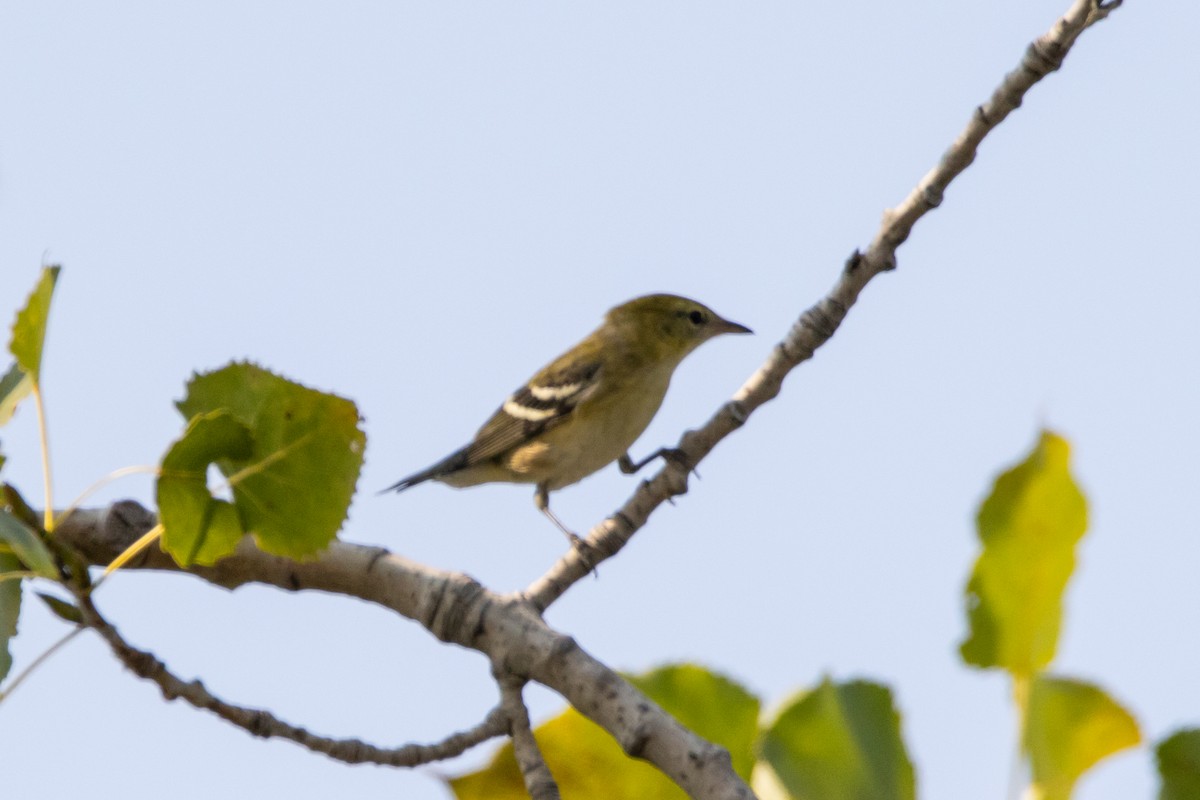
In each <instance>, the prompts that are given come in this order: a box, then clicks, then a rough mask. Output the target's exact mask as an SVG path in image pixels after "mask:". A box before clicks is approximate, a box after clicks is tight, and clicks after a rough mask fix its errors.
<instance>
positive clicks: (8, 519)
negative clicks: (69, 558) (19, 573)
mask: <svg viewBox="0 0 1200 800" xmlns="http://www.w3.org/2000/svg"><path fill="white" fill-rule="evenodd" d="M0 542H4V543H5V544H7V545H8V546H9V547H11V548H12V551H13V554H14V555H15V556H16V557H17V558H18V559H20V561H21V563H22V564H24V565H25V566H24V568H25V569H27V570H30V571H32V572H36V573H37V574H38V575H40V576H41V577H43V578H50V579H51V580H56V579H57V578H58V568H57V567H56V566H55V565H54V556H52V555H51V554H50V550H49V549H48V548H47V547H46V545H45V544H44V543H43V542H42V540H41V539H39V538H38V535H37V533H36V532H35V531H33V530H32V529H31V528H30V527H29V526H28V525H26V524H25V523H24V522H22V521H21V520H19V519H17V518H16V517H14V516H13V515H12V514H10V513H8V512H7V511H4V510H3V509H0Z"/></svg>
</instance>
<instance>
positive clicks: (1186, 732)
mask: <svg viewBox="0 0 1200 800" xmlns="http://www.w3.org/2000/svg"><path fill="white" fill-rule="evenodd" d="M1155 754H1156V755H1157V756H1158V774H1159V775H1160V776H1162V788H1161V789H1159V792H1158V800H1196V798H1197V797H1200V728H1185V729H1183V730H1179V731H1176V732H1175V733H1173V734H1171V736H1170V737H1168V738H1166V739H1164V740H1162V741H1161V742H1159V744H1158V747H1156V748H1155Z"/></svg>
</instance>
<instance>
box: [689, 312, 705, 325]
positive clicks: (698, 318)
mask: <svg viewBox="0 0 1200 800" xmlns="http://www.w3.org/2000/svg"><path fill="white" fill-rule="evenodd" d="M688 319H690V320H691V321H692V324H693V325H699V324H701V323H702V322H704V315H703V314H701V313H700V312H699V311H693V312H692V313H690V314H688Z"/></svg>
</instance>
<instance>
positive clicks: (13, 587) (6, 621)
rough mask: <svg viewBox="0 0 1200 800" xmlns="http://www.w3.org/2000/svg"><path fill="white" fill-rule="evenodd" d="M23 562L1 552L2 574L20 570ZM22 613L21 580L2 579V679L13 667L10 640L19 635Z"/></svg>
mask: <svg viewBox="0 0 1200 800" xmlns="http://www.w3.org/2000/svg"><path fill="white" fill-rule="evenodd" d="M20 570H21V562H20V561H17V558H16V556H12V555H9V554H8V553H0V575H2V574H4V573H5V572H18V571H20ZM20 615H21V582H20V581H19V580H12V581H0V681H2V680H4V678H5V676H6V675H8V671H9V670H10V669H12V655H10V654H9V652H8V640H9V639H11V638H13V637H14V636H16V635H17V617H19V616H20Z"/></svg>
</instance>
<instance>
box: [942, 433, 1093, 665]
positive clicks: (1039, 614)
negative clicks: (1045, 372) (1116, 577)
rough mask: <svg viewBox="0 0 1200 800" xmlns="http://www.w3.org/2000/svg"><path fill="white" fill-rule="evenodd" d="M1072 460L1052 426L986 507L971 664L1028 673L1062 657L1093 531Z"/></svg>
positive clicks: (974, 592)
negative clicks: (1061, 641)
mask: <svg viewBox="0 0 1200 800" xmlns="http://www.w3.org/2000/svg"><path fill="white" fill-rule="evenodd" d="M1069 460H1070V445H1068V444H1067V442H1066V440H1065V439H1063V438H1062V437H1060V436H1057V435H1055V434H1053V433H1050V432H1049V431H1044V432H1043V433H1042V435H1041V438H1040V440H1039V441H1038V443H1037V446H1036V447H1034V449H1033V452H1031V453H1030V454H1029V456H1028V457H1027V458H1026V459H1025V460H1024V461H1022V462H1021V463H1020V464H1018V465H1017V466H1015V467H1013V468H1012V469H1010V470H1008V471H1007V472H1005V473H1004V474H1002V475H1001V476H1000V477H999V478H997V479H996V484H995V486H994V487H993V489H992V493H991V494H990V495H989V496H988V498H987V499H986V500H984V501H983V505H982V506H980V508H979V516H978V526H979V538H980V539H981V540H982V542H983V552H982V553H981V554H980V556H979V560H978V561H976V562H975V570H974V572H973V573H972V574H971V579H970V581H969V582H968V583H967V590H966V594H967V617H968V622H969V624H970V632H969V634H968V636H967V639H966V641H964V642H963V643H962V645H961V647H960V650H961V652H962V657H963V660H964V661H966V662H967V663H968V664H971V665H974V666H977V667H1003V668H1004V669H1007V670H1008V671H1009V672H1011V673H1013V674H1014V675H1017V676H1025V677H1028V676H1030V675H1033V674H1034V673H1035V672H1037V671H1038V670H1040V669H1042V668H1044V667H1045V666H1046V665H1047V664H1049V663H1050V661H1051V660H1052V659H1053V658H1054V651H1055V648H1056V647H1057V644H1058V632H1059V626H1060V625H1061V622H1062V598H1063V592H1064V590H1065V589H1066V585H1067V580H1068V579H1069V578H1070V577H1071V572H1072V571H1073V570H1074V568H1075V545H1076V543H1077V542H1078V541H1079V539H1080V538H1081V537H1082V536H1083V533H1084V531H1085V530H1086V529H1087V503H1086V501H1085V499H1084V496H1083V493H1082V492H1081V491H1080V490H1079V487H1078V486H1076V484H1075V481H1074V479H1073V478H1072V477H1071V473H1070V470H1069V463H1068V462H1069Z"/></svg>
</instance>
